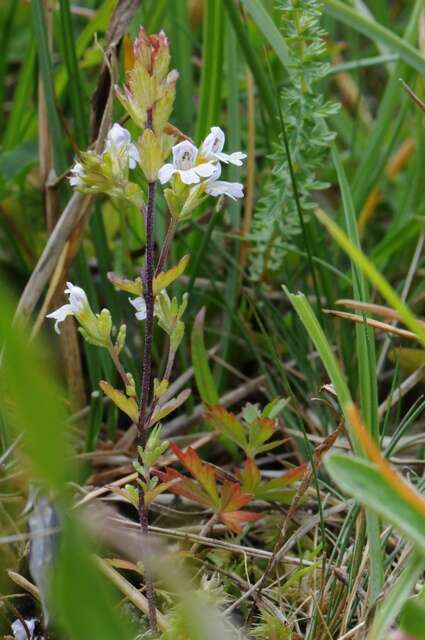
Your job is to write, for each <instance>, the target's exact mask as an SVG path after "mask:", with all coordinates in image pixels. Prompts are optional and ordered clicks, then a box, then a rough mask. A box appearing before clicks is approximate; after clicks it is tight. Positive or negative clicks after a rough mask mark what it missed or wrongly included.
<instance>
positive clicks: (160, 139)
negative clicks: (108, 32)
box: [48, 27, 246, 634]
mask: <svg viewBox="0 0 425 640" xmlns="http://www.w3.org/2000/svg"><path fill="white" fill-rule="evenodd" d="M169 67H170V47H169V41H168V38H167V36H166V35H165V33H164V32H163V31H161V32H160V33H159V34H157V35H151V36H148V35H147V34H146V33H145V31H144V29H143V27H141V28H140V30H139V33H138V36H137V38H136V39H135V41H134V43H131V42H130V41H129V40H127V41H126V50H125V84H124V86H123V87H116V88H115V89H116V95H117V97H118V100H119V101H120V103H121V104H122V106H123V107H124V109H125V111H126V112H127V114H128V116H129V117H130V119H131V120H132V122H133V124H134V125H135V126H136V127H137V128H138V129H139V130H140V131H141V133H140V135H139V137H138V138H137V140H134V141H133V140H132V139H131V135H130V132H129V131H128V130H127V129H125V128H124V127H122V126H121V125H120V124H119V123H115V124H114V125H113V126H112V127H111V129H110V131H109V133H108V136H107V138H106V144H105V147H104V150H103V152H102V153H100V154H98V153H96V152H95V151H91V150H89V151H86V152H81V153H80V154H79V158H78V161H77V162H76V163H75V164H74V166H73V168H72V170H71V175H70V179H69V181H70V184H71V186H72V187H73V188H75V189H76V190H78V191H80V192H83V193H88V194H92V195H94V194H102V195H106V196H109V197H111V198H115V199H116V200H118V201H119V202H122V203H125V202H129V203H131V204H132V205H134V206H136V207H137V208H138V209H139V210H140V212H141V215H142V217H143V221H144V226H145V258H144V265H143V268H142V269H141V272H140V274H139V276H138V277H136V278H135V279H133V280H132V279H128V278H125V277H122V276H120V275H118V274H115V273H110V274H109V279H110V281H111V282H112V284H113V285H114V286H115V288H116V289H119V290H121V291H124V292H126V293H127V294H129V295H130V296H131V297H130V298H129V302H130V303H131V305H132V306H133V307H134V309H135V317H136V319H137V320H138V321H140V322H144V325H145V339H144V350H143V363H142V372H141V384H140V388H141V392H140V397H139V398H137V395H136V384H135V381H134V379H133V377H132V376H131V374H130V373H128V372H126V371H125V370H124V367H123V365H122V363H121V361H120V352H121V351H122V349H123V348H124V345H125V340H126V326H125V325H124V324H123V325H121V327H120V328H119V329H118V331H115V330H114V328H113V326H112V317H111V314H110V312H109V311H108V310H107V309H103V310H102V311H101V312H100V314H95V313H94V312H93V311H92V310H91V308H90V305H89V302H88V299H87V296H86V294H85V292H84V290H83V289H81V288H80V287H78V286H74V285H73V284H72V283H68V285H67V289H66V290H65V293H66V294H68V296H69V303H67V304H65V305H63V306H62V307H60V308H59V309H57V310H56V311H54V312H52V313H50V314H49V316H48V317H50V318H52V319H54V320H55V329H56V331H58V332H59V324H60V323H61V322H62V321H64V320H65V319H66V318H67V317H68V316H71V315H72V316H74V317H75V319H76V320H77V322H78V323H79V325H80V326H79V330H80V333H81V334H82V335H83V337H84V339H85V340H87V341H88V342H89V343H91V344H94V345H96V346H100V347H103V348H106V349H107V350H108V352H109V354H110V356H111V358H112V361H113V363H114V365H115V367H116V369H117V371H118V373H119V376H120V378H121V381H122V383H123V386H124V390H123V391H122V390H120V389H115V388H114V387H113V386H112V385H111V384H110V383H109V382H107V381H101V382H100V387H101V389H102V390H103V392H104V393H105V395H106V396H108V397H109V398H110V400H112V402H114V403H115V405H116V406H117V407H118V408H119V409H120V410H121V411H123V412H124V413H125V414H126V415H128V416H129V417H130V418H131V420H132V421H133V422H134V423H135V424H136V425H137V451H138V459H137V461H135V463H134V466H135V469H136V470H137V472H138V476H139V477H138V483H137V489H136V490H135V488H134V487H127V488H126V497H127V499H128V500H129V501H130V502H131V503H132V504H134V505H135V506H136V505H137V509H138V515H139V521H140V528H141V533H142V535H143V537H144V539H146V537H147V536H148V532H149V525H148V505H149V504H150V502H151V501H152V500H153V499H154V498H155V497H156V496H157V495H158V494H159V493H160V492H161V491H163V490H165V489H166V488H168V486H169V484H168V483H167V482H163V483H161V484H160V483H159V479H158V475H152V474H151V468H152V466H153V465H155V464H156V462H157V461H158V458H159V457H160V456H161V455H162V454H163V453H164V452H165V451H166V449H167V448H168V442H166V441H161V437H160V433H161V431H160V430H161V426H160V421H161V420H162V419H163V418H164V417H165V416H166V415H168V414H169V413H171V412H172V411H174V410H175V409H176V408H178V407H179V406H180V405H181V404H182V403H183V402H184V401H185V400H186V399H187V397H188V395H189V393H190V391H189V390H185V391H183V392H181V393H180V394H179V395H178V396H177V397H176V398H174V399H171V400H167V401H164V394H165V393H166V391H167V389H168V386H169V381H170V377H171V373H172V369H173V364H174V359H175V356H176V352H177V349H178V347H179V345H180V343H181V341H182V339H183V336H184V329H185V327H184V322H183V320H182V316H183V314H184V311H185V308H186V305H187V294H185V295H184V296H183V299H182V300H181V301H178V300H177V299H176V298H170V296H169V295H168V293H167V291H166V288H167V287H168V286H169V285H171V284H172V283H173V282H174V281H175V280H176V279H177V278H178V277H179V276H180V275H181V274H182V273H183V271H184V270H185V268H186V265H187V263H188V256H185V257H184V258H182V259H181V260H180V261H179V263H178V264H177V265H175V266H174V267H172V268H170V269H169V270H166V271H164V270H163V269H164V266H165V263H166V261H167V258H168V254H169V250H170V244H171V241H172V238H173V235H174V231H175V228H176V226H177V224H178V223H179V222H180V221H182V220H187V219H188V218H189V217H190V215H191V213H192V212H193V211H194V209H195V208H196V207H198V206H199V204H201V203H202V202H203V200H204V199H205V198H207V197H208V196H209V195H210V196H213V197H220V196H228V197H230V198H232V199H236V198H242V197H243V186H242V184H239V183H232V182H226V181H224V180H221V179H220V177H221V171H222V168H221V165H222V164H234V165H237V166H240V165H241V164H242V161H243V160H244V158H245V157H246V156H245V154H244V153H241V152H234V153H231V154H227V153H224V152H223V148H224V143H225V137H224V133H223V131H222V130H221V129H220V128H219V127H212V128H211V131H210V133H209V134H208V135H207V137H206V138H205V140H204V141H203V142H202V144H201V145H200V147H199V148H197V147H196V146H195V145H194V144H193V143H192V142H191V141H190V140H189V139H188V138H187V137H186V136H185V135H184V134H183V133H181V132H180V131H179V130H178V129H176V128H175V127H173V126H172V125H171V124H170V123H169V119H170V116H171V113H172V109H173V102H174V98H175V87H176V82H177V79H178V72H177V71H176V70H171V71H170V70H169ZM170 153H172V162H171V163H167V162H166V160H167V158H168V156H169V154H170ZM137 167H139V168H140V169H141V172H142V174H143V176H144V180H145V183H146V184H145V188H144V189H143V188H142V187H141V186H140V185H139V184H138V182H137V181H136V179H135V177H134V179H133V174H132V172H133V171H134V170H135V169H136V168H137ZM158 180H159V181H160V183H161V184H162V185H167V187H166V188H165V190H164V197H165V200H166V202H167V204H168V209H169V213H170V221H169V228H168V231H167V234H166V237H165V239H164V243H163V246H162V248H161V251H160V254H159V258H158V262H157V264H156V265H155V257H154V221H155V196H156V186H157V181H158ZM155 317H156V319H157V321H158V325H159V327H160V328H161V329H162V330H163V331H164V332H165V333H166V334H167V336H168V345H169V346H168V356H167V359H166V366H165V371H164V374H163V376H162V377H161V378H155V379H154V380H153V379H152V377H153V376H152V346H153V345H152V342H153V329H154V318H155ZM114 331H115V332H114ZM152 390H153V393H152ZM149 429H151V430H150V432H149V435H148V430H149ZM144 575H145V586H146V596H147V600H148V604H149V622H150V626H151V629H152V632H153V633H154V634H156V633H157V631H158V626H157V616H156V605H155V592H154V586H153V578H152V575H151V570H150V567H149V565H148V559H147V558H146V557H145V567H144Z"/></svg>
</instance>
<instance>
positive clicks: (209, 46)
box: [195, 0, 225, 142]
mask: <svg viewBox="0 0 425 640" xmlns="http://www.w3.org/2000/svg"><path fill="white" fill-rule="evenodd" d="M224 27H225V21H224V7H223V3H222V2H216V0H205V2H204V21H203V56H202V73H201V87H200V95H199V112H198V120H197V123H196V132H195V139H196V142H200V141H201V140H202V138H203V137H204V136H205V135H206V134H207V133H208V131H209V129H210V127H212V126H214V125H215V124H217V122H218V113H219V109H220V100H221V88H222V82H221V68H222V63H223V37H224Z"/></svg>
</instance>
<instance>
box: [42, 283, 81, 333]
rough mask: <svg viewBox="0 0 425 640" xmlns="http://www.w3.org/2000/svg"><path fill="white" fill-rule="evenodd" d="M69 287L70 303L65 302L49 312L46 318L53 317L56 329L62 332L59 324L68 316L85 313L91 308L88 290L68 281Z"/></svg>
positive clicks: (66, 290)
mask: <svg viewBox="0 0 425 640" xmlns="http://www.w3.org/2000/svg"><path fill="white" fill-rule="evenodd" d="M66 285H67V287H68V288H67V289H65V293H66V294H67V295H68V297H69V303H68V304H64V305H62V306H61V307H59V309H56V311H52V313H49V314H48V315H47V316H46V318H53V320H56V322H55V331H56V333H60V329H59V324H60V323H61V322H63V321H64V320H65V318H67V317H68V316H76V315H79V314H81V313H83V312H84V311H85V310H87V309H90V306H89V301H88V299H87V296H86V292H85V291H84V289H81V287H76V286H74V285H73V284H72V282H67V283H66Z"/></svg>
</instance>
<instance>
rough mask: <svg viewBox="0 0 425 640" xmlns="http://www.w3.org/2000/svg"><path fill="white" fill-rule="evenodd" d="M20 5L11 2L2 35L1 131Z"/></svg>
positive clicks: (0, 38)
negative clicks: (11, 41)
mask: <svg viewBox="0 0 425 640" xmlns="http://www.w3.org/2000/svg"><path fill="white" fill-rule="evenodd" d="M17 8H18V3H17V2H16V0H9V6H8V9H7V11H6V16H5V19H4V23H3V29H2V31H1V34H0V51H1V56H0V131H2V130H3V123H4V97H5V92H6V82H5V80H6V71H7V63H8V56H7V53H8V48H9V42H10V38H11V35H12V33H13V22H14V20H15V15H16V10H17Z"/></svg>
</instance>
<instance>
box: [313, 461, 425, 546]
mask: <svg viewBox="0 0 425 640" xmlns="http://www.w3.org/2000/svg"><path fill="white" fill-rule="evenodd" d="M325 465H326V468H327V470H328V472H329V474H330V475H331V476H332V478H333V479H334V480H335V482H337V484H339V485H340V487H341V488H342V489H343V490H344V491H346V492H347V493H348V494H350V495H352V496H354V497H355V498H356V500H358V501H359V502H361V503H362V504H364V505H366V506H367V507H370V508H371V509H372V510H373V511H375V512H376V513H377V514H378V515H380V516H382V517H383V518H384V519H385V520H387V521H388V522H390V523H391V524H392V525H394V527H396V528H397V529H398V530H399V531H401V532H402V533H403V534H404V535H405V536H406V538H408V539H409V540H410V541H411V542H413V544H414V545H416V548H417V549H418V551H420V552H421V553H423V554H425V515H424V514H423V513H422V512H421V511H420V510H419V509H415V508H414V507H413V505H412V504H410V503H409V502H407V501H406V500H405V499H404V498H403V497H402V496H400V495H399V494H398V493H397V492H395V491H394V488H393V487H392V486H391V485H390V484H389V482H388V481H387V480H386V478H384V477H383V475H382V474H381V473H380V472H379V470H378V467H377V465H375V464H373V463H371V462H368V461H366V460H360V459H359V458H352V457H350V456H346V455H342V454H337V453H333V454H328V455H327V456H326V457H325Z"/></svg>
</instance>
